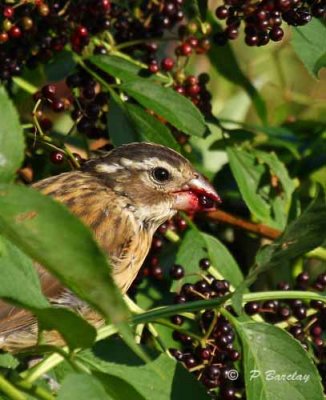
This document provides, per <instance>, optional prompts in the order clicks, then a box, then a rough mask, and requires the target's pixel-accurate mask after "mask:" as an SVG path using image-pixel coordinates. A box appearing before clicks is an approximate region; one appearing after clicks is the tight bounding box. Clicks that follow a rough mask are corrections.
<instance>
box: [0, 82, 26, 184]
mask: <svg viewBox="0 0 326 400" xmlns="http://www.w3.org/2000/svg"><path fill="white" fill-rule="evenodd" d="M0 110H1V113H2V118H1V120H0V182H10V181H12V180H13V179H14V177H15V174H16V170H17V169H18V168H19V167H20V166H21V164H22V162H23V158H24V137H23V130H22V127H21V125H20V123H19V117H18V114H17V111H16V109H15V107H14V105H13V103H12V102H11V100H10V99H9V96H8V94H7V92H6V89H5V88H4V87H3V86H2V87H0Z"/></svg>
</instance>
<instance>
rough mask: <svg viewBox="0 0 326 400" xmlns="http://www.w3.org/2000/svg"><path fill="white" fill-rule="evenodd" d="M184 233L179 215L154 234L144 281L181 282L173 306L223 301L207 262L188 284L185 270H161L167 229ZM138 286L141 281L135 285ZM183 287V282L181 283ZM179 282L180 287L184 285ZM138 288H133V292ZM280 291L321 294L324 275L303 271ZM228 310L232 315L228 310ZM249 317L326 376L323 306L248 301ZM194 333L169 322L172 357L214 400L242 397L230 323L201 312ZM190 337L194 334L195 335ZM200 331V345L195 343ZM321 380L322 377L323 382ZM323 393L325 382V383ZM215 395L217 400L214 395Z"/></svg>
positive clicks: (179, 320) (224, 286)
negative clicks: (282, 335)
mask: <svg viewBox="0 0 326 400" xmlns="http://www.w3.org/2000/svg"><path fill="white" fill-rule="evenodd" d="M186 229H187V223H186V221H185V220H184V219H182V218H180V217H179V216H177V217H175V218H174V219H173V220H171V221H169V222H167V223H165V224H163V225H162V226H161V227H160V229H159V230H158V232H157V233H156V235H155V237H154V240H153V245H152V249H151V252H150V254H149V256H148V258H147V261H146V263H145V267H144V269H143V276H148V277H151V278H153V279H155V280H163V279H164V280H168V279H169V278H170V279H172V280H175V281H179V280H181V279H183V281H181V282H180V290H179V291H178V293H177V294H175V296H174V303H175V304H184V303H187V302H192V301H196V300H204V299H206V300H208V299H213V298H217V297H223V296H225V295H227V294H229V293H230V283H229V282H228V281H227V280H224V279H216V278H215V277H213V276H212V275H211V272H212V270H211V269H210V267H211V263H210V260H209V259H207V258H204V259H201V260H200V262H199V264H198V276H200V277H201V278H200V279H199V280H197V281H196V282H193V283H187V275H186V273H185V268H184V267H183V266H181V265H178V264H174V265H172V266H171V268H170V270H169V274H166V273H165V271H164V269H163V268H162V267H161V266H160V261H159V260H160V254H162V253H163V252H162V251H163V250H164V247H165V246H166V243H167V241H166V239H165V237H164V236H165V235H166V233H167V231H168V230H171V231H172V232H174V233H178V234H182V233H183V232H184V231H185V230H186ZM138 282H139V281H138ZM183 282H186V283H183ZM182 283H183V284H182ZM135 288H136V286H134V287H133V290H135ZM277 289H278V290H284V291H287V290H291V289H292V290H310V291H311V290H312V291H318V292H324V291H325V289H326V273H321V274H319V275H318V276H317V277H315V278H314V279H312V278H311V277H310V275H309V273H307V272H302V273H301V274H299V275H298V276H297V277H296V279H295V283H294V285H293V287H291V285H290V284H288V283H287V282H280V283H279V284H278V285H277ZM227 311H228V312H230V313H233V311H232V308H231V307H229V306H228V307H227ZM245 312H246V313H247V314H248V315H249V316H253V315H256V314H259V316H260V318H263V319H264V320H265V321H266V322H268V323H271V324H276V325H280V324H281V326H283V327H284V328H285V329H286V330H287V331H288V332H289V333H290V334H291V335H293V337H294V338H296V339H297V340H299V341H300V342H301V344H302V346H303V347H304V348H305V349H306V350H307V351H309V352H311V353H313V356H314V358H315V360H316V362H317V368H318V369H319V371H320V374H321V376H322V377H325V376H326V374H325V371H326V352H325V349H326V347H325V339H324V337H325V333H326V306H325V304H323V303H322V302H320V301H311V302H304V301H302V300H299V299H296V300H268V301H264V302H250V303H247V304H246V305H245ZM195 321H196V322H195V323H196V328H194V326H193V321H192V323H191V324H192V328H191V330H188V327H189V321H188V320H187V318H186V317H185V316H183V315H174V316H172V317H171V322H172V323H173V324H174V326H175V329H174V330H173V332H172V337H173V339H174V340H175V342H176V345H175V347H173V348H170V353H171V355H172V356H173V357H175V359H176V360H177V361H179V362H181V363H182V364H183V365H184V366H185V368H187V369H188V370H189V371H190V372H191V373H193V374H194V375H195V376H196V378H197V379H198V380H199V381H201V382H202V383H203V384H204V385H205V386H206V388H207V389H208V391H209V393H210V395H211V396H212V397H213V398H221V399H223V400H232V399H241V398H245V391H244V384H243V379H242V376H241V371H239V376H238V378H237V379H236V380H232V379H230V371H232V373H234V370H235V371H236V373H237V363H236V362H237V361H238V360H240V359H241V352H240V350H239V349H238V348H237V346H236V344H235V343H236V342H235V331H234V330H233V328H232V326H231V324H230V323H229V322H228V320H227V319H226V318H225V316H224V315H222V314H221V313H220V312H219V311H217V310H215V311H214V310H211V309H207V310H201V311H200V312H198V313H197V314H196V318H195ZM192 332H196V333H197V336H196V335H193V334H192ZM198 332H200V333H199V335H200V337H201V340H198ZM323 379H324V378H323ZM323 384H324V386H325V389H326V381H325V379H324V380H323ZM217 393H218V397H216V396H217Z"/></svg>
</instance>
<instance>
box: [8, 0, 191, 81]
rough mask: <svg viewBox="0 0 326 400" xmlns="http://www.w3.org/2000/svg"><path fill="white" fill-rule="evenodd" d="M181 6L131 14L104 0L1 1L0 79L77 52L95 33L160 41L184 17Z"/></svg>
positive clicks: (145, 7)
mask: <svg viewBox="0 0 326 400" xmlns="http://www.w3.org/2000/svg"><path fill="white" fill-rule="evenodd" d="M182 3H183V0H174V1H163V2H159V3H156V2H155V3H154V2H151V3H150V4H147V2H144V4H142V6H141V7H140V8H139V9H138V11H137V13H133V12H132V9H131V8H129V7H127V6H126V5H119V4H117V3H114V4H111V1H110V0H96V1H93V0H86V1H73V2H69V1H68V2H67V1H66V0H59V1H52V0H47V1H46V0H35V1H33V2H25V1H22V2H17V3H14V4H13V2H12V1H10V2H9V1H8V2H4V4H1V5H0V58H1V59H2V60H4V64H3V68H2V69H1V72H0V80H4V81H6V80H8V79H9V78H10V77H11V76H15V75H19V74H20V73H21V71H22V68H23V67H24V66H25V65H26V66H28V67H29V68H32V67H35V66H36V65H37V64H39V63H46V62H48V61H49V60H50V59H52V58H53V57H54V55H55V53H58V52H61V51H62V50H63V49H64V48H65V47H66V46H67V45H69V46H70V48H71V49H72V50H73V51H75V52H77V53H81V52H82V51H83V50H84V49H85V48H86V46H87V45H88V44H90V42H91V39H92V38H94V37H96V36H97V35H99V34H103V33H104V34H107V33H108V32H110V35H111V39H112V40H113V43H112V44H119V43H121V42H125V41H131V40H136V41H137V40H141V41H143V40H146V39H147V38H150V37H161V36H162V35H163V33H164V30H166V29H172V28H173V27H174V26H175V24H176V23H178V22H179V21H181V20H182V19H183V18H184V13H183V11H182V9H181V6H182ZM135 14H137V15H135ZM90 47H91V49H90V51H92V50H94V52H95V53H101V52H102V51H103V48H102V47H101V46H94V45H92V46H90ZM94 47H95V48H94ZM142 47H143V48H145V47H146V46H142ZM137 49H138V46H134V47H131V49H130V51H134V50H137Z"/></svg>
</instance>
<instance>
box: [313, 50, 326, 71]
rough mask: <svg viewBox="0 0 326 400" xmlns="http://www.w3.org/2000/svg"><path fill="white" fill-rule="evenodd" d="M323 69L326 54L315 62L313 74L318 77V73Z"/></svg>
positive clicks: (325, 63)
mask: <svg viewBox="0 0 326 400" xmlns="http://www.w3.org/2000/svg"><path fill="white" fill-rule="evenodd" d="M324 67H326V52H325V53H324V54H323V55H322V56H321V57H319V58H318V60H317V61H316V63H315V65H314V69H313V73H314V74H315V75H316V76H317V77H318V73H319V71H320V70H321V69H322V68H324Z"/></svg>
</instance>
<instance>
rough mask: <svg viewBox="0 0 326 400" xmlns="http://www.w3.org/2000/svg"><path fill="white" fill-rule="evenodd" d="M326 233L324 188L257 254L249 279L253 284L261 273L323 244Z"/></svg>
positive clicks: (248, 281) (281, 265)
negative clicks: (282, 231)
mask: <svg viewBox="0 0 326 400" xmlns="http://www.w3.org/2000/svg"><path fill="white" fill-rule="evenodd" d="M325 232H326V200H325V194H324V192H323V191H322V190H320V193H319V194H318V196H317V197H316V198H315V199H314V200H313V201H312V202H311V204H310V205H309V206H308V207H307V208H306V210H304V212H303V213H302V214H301V215H300V217H299V218H297V219H296V220H294V221H292V222H291V223H290V224H289V226H288V227H287V228H286V230H285V231H284V233H283V234H282V236H281V237H279V238H278V239H277V240H275V241H274V242H273V243H272V244H270V245H269V246H265V247H263V248H262V249H261V250H260V251H259V252H258V253H257V255H256V266H255V268H253V269H252V270H251V271H250V273H249V275H248V277H247V278H246V282H247V284H251V283H252V282H253V281H254V280H255V279H256V277H257V275H258V274H260V273H261V272H264V271H267V270H269V269H270V268H277V267H283V266H284V265H285V264H286V263H288V262H289V261H292V260H294V259H295V258H297V257H300V256H302V255H304V254H306V253H307V252H309V251H311V250H313V249H315V248H317V247H319V246H322V245H323V243H324V242H325Z"/></svg>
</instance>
